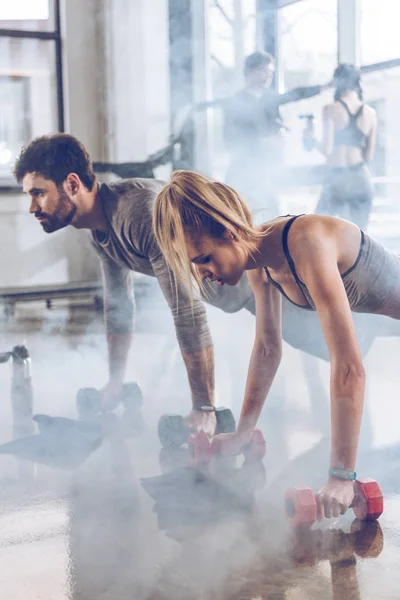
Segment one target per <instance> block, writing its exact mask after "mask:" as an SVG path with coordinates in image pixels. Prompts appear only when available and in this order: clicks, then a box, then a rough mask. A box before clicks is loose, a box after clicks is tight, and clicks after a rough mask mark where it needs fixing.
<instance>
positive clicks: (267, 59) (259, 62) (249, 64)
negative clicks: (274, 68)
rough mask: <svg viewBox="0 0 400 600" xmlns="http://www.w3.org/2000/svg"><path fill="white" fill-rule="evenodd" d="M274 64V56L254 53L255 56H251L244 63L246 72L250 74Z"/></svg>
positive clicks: (265, 53)
mask: <svg viewBox="0 0 400 600" xmlns="http://www.w3.org/2000/svg"><path fill="white" fill-rule="evenodd" d="M273 62H274V57H273V56H272V54H268V52H253V54H249V56H247V57H246V59H245V61H244V72H245V73H249V72H251V71H254V70H255V69H258V68H259V67H263V66H264V65H269V64H270V63H273Z"/></svg>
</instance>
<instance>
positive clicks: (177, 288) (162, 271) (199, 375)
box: [149, 247, 214, 407]
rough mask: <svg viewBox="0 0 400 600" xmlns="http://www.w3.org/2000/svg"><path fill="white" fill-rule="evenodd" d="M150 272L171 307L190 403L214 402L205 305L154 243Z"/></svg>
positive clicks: (200, 404)
mask: <svg viewBox="0 0 400 600" xmlns="http://www.w3.org/2000/svg"><path fill="white" fill-rule="evenodd" d="M149 258H150V262H151V265H152V267H153V271H154V275H155V276H156V277H157V280H158V283H159V285H160V287H161V290H162V292H163V294H164V296H165V299H166V300H167V302H168V305H169V307H170V309H171V312H172V316H173V319H174V324H175V331H176V337H177V339H178V342H179V346H180V348H181V352H182V357H183V360H184V362H185V365H186V370H187V374H188V379H189V385H190V389H191V392H192V403H193V407H199V406H203V405H205V404H210V405H214V350H213V344H212V339H211V334H210V330H209V328H208V324H207V316H206V310H205V306H204V304H203V303H202V301H201V300H200V298H198V297H196V296H195V297H194V298H193V306H192V304H191V301H190V296H189V291H188V290H187V289H186V287H185V286H184V285H183V284H182V283H180V282H177V281H176V280H175V278H174V275H173V273H172V272H171V271H170V269H169V267H168V265H167V262H166V260H165V258H164V256H163V255H162V254H161V252H160V250H159V249H158V247H157V251H154V253H152V254H151V255H150V256H149Z"/></svg>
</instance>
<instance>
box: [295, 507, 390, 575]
mask: <svg viewBox="0 0 400 600" xmlns="http://www.w3.org/2000/svg"><path fill="white" fill-rule="evenodd" d="M383 545H384V538H383V532H382V529H381V526H380V525H379V522H378V521H361V520H360V519H354V521H353V523H352V524H351V527H350V532H349V533H346V532H344V531H343V530H341V529H328V530H326V531H322V530H321V529H313V530H311V529H299V528H297V529H294V530H293V533H292V535H291V536H290V538H289V548H290V550H289V556H290V558H291V560H292V562H293V563H294V564H295V565H296V566H297V567H310V566H313V565H315V564H317V563H318V562H319V561H322V560H329V561H331V562H340V561H348V560H352V559H354V558H355V556H359V557H360V558H377V557H378V556H379V555H380V554H381V552H382V550H383Z"/></svg>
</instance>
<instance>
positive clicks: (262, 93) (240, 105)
mask: <svg viewBox="0 0 400 600" xmlns="http://www.w3.org/2000/svg"><path fill="white" fill-rule="evenodd" d="M274 73H275V59H274V57H273V56H272V55H271V54H268V53H267V52H254V53H253V54H250V55H249V56H248V57H247V58H246V60H245V63H244V77H245V86H244V88H243V89H242V90H240V91H239V92H237V93H236V94H235V95H234V96H232V97H231V98H229V99H228V100H225V101H224V103H223V111H224V131H223V137H224V141H225V145H226V148H227V150H228V151H229V152H230V163H229V167H228V171H227V175H226V183H227V184H228V185H230V186H231V187H233V188H235V189H237V190H238V191H239V192H240V193H241V194H242V195H243V196H244V198H246V202H247V203H248V205H249V207H250V209H251V211H252V212H253V213H254V212H256V211H258V210H268V218H273V217H275V216H277V215H278V214H279V202H278V197H277V195H278V186H279V169H280V167H281V166H282V163H283V136H282V134H283V132H284V130H285V127H284V125H283V122H282V118H281V114H280V107H281V106H283V105H284V104H288V103H289V102H296V101H298V100H304V99H306V98H312V97H313V96H316V95H318V94H320V93H321V92H322V91H323V90H324V89H326V88H328V87H329V86H330V85H331V84H330V83H328V84H326V85H314V86H309V87H299V88H295V89H293V90H291V91H289V92H286V93H285V94H280V93H279V92H277V91H276V90H275V89H271V84H272V81H273V77H274Z"/></svg>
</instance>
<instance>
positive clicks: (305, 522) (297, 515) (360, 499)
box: [285, 479, 383, 528]
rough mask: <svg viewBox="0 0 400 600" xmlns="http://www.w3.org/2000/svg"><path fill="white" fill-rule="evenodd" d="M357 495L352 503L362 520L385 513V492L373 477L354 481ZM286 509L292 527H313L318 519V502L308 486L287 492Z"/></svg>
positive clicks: (373, 518) (377, 517) (368, 519)
mask: <svg viewBox="0 0 400 600" xmlns="http://www.w3.org/2000/svg"><path fill="white" fill-rule="evenodd" d="M354 492H355V497H354V500H353V502H352V504H351V507H350V508H352V509H353V511H354V514H355V516H356V517H357V518H358V519H360V520H362V521H376V520H377V519H379V517H380V516H381V514H382V513H383V494H382V490H381V489H380V487H379V485H378V483H377V482H376V481H374V480H373V479H357V480H355V481H354ZM285 510H286V515H287V517H288V520H289V523H290V525H291V526H292V527H303V528H306V527H312V526H313V524H314V523H315V521H316V520H317V502H316V499H315V496H314V493H313V491H312V490H311V489H310V488H308V487H293V488H291V489H290V490H288V491H287V492H286V495H285Z"/></svg>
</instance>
